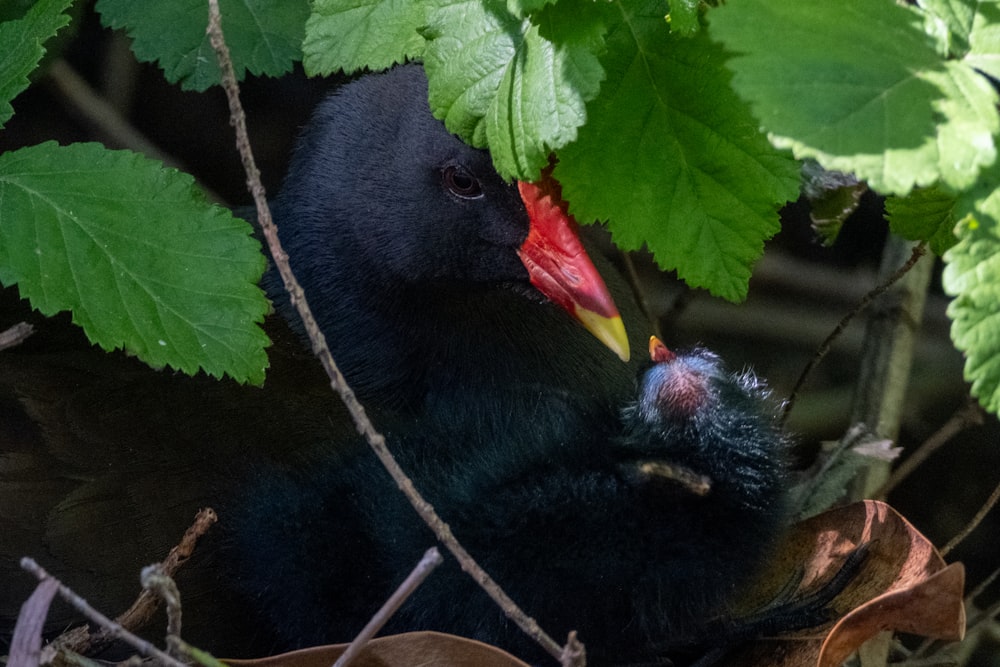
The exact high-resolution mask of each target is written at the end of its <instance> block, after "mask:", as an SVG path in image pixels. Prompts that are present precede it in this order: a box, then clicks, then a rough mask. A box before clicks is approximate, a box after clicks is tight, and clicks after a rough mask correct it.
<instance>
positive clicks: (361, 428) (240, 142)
mask: <svg viewBox="0 0 1000 667" xmlns="http://www.w3.org/2000/svg"><path fill="white" fill-rule="evenodd" d="M208 6H209V20H208V35H209V41H210V42H211V44H212V48H213V49H214V50H215V53H216V56H217V58H218V60H219V67H220V69H221V70H222V87H223V89H224V90H225V91H226V97H227V98H228V100H229V113H230V122H231V123H232V125H233V127H234V129H235V131H236V148H237V150H238V151H239V154H240V159H241V160H242V162H243V168H244V170H245V171H246V174H247V188H248V189H249V190H250V194H251V195H252V196H253V200H254V205H255V206H256V209H257V220H258V223H259V224H260V227H261V230H262V231H263V233H264V238H265V239H266V240H267V245H268V248H269V249H270V251H271V257H272V258H273V260H274V263H275V265H276V267H277V269H278V272H279V273H280V274H281V279H282V281H283V282H284V286H285V290H286V291H287V292H288V294H289V297H290V300H291V303H292V305H294V306H295V308H296V310H297V311H298V313H299V317H301V318H302V323H303V325H304V326H305V329H306V332H307V333H308V335H309V340H310V341H311V342H312V350H313V354H315V355H316V356H317V357H318V358H319V360H320V363H321V364H322V365H323V368H324V370H325V371H326V374H327V376H328V377H329V378H330V385H331V386H332V387H333V389H334V391H336V392H337V393H338V394H339V395H340V398H341V400H342V401H343V402H344V405H345V406H346V407H347V409H348V411H349V412H350V414H351V418H352V419H353V421H354V425H355V428H357V430H358V433H360V434H361V435H362V436H364V438H365V440H366V441H367V442H368V444H369V446H370V447H371V448H372V450H373V451H374V452H375V454H376V455H377V456H378V458H379V460H380V461H381V462H382V465H383V466H385V469H386V470H387V471H388V472H389V474H390V475H391V476H392V478H393V480H394V481H395V482H396V485H397V486H398V487H399V489H400V490H401V491H402V492H403V494H404V495H405V496H406V498H407V500H409V502H410V504H411V505H413V508H414V509H415V510H416V511H417V514H419V515H420V518H421V519H423V521H424V523H426V524H427V526H428V527H429V528H430V529H431V530H432V531H433V532H434V535H435V536H436V537H437V538H438V540H439V541H440V542H441V543H442V544H443V545H444V546H445V547H446V548H447V549H448V551H450V552H451V553H452V555H453V556H455V559H456V560H458V562H459V564H460V565H461V567H462V569H463V570H464V571H465V572H466V573H468V574H469V576H471V577H472V578H473V579H474V580H475V581H476V582H477V583H478V584H479V585H480V587H481V588H482V589H483V590H484V591H486V593H487V594H488V595H489V596H490V597H491V598H493V600H494V601H495V602H496V603H497V605H499V606H500V608H501V609H502V610H503V612H504V614H506V616H507V617H508V618H510V619H511V620H512V621H514V623H516V624H517V625H518V627H520V628H521V630H523V631H524V632H525V634H527V635H528V636H529V637H531V638H532V639H534V640H535V641H536V642H537V643H538V644H539V645H540V646H541V647H542V648H543V649H545V650H546V651H547V652H548V653H549V654H550V655H552V656H553V657H554V658H555V659H556V660H559V661H560V662H562V663H563V664H564V665H571V664H572V665H582V664H584V663H583V662H582V660H583V658H582V656H583V650H582V645H580V644H579V642H577V644H576V645H574V646H573V647H572V649H573V650H564V648H563V647H562V646H560V645H559V644H558V643H557V642H556V641H555V640H554V639H552V637H550V636H549V635H548V634H546V633H545V631H544V630H542V628H541V626H539V625H538V623H537V622H536V621H535V619H533V618H531V617H530V616H528V615H527V614H526V613H524V611H522V610H521V608H520V607H518V605H517V604H516V603H515V602H514V601H513V600H512V599H511V598H510V597H509V596H508V595H507V594H506V593H505V592H504V591H503V589H502V588H501V587H500V585H499V584H497V582H496V581H494V580H493V578H492V577H490V575H489V574H487V573H486V571H485V570H483V569H482V567H480V566H479V564H478V563H477V562H476V561H475V559H473V558H472V556H471V555H470V554H469V553H468V552H467V551H466V550H465V548H464V547H462V545H461V544H460V543H459V542H458V540H457V539H456V538H455V536H454V534H453V533H452V532H451V528H450V527H449V526H448V524H447V523H445V522H444V521H443V520H442V519H441V517H440V516H438V514H437V512H436V511H435V510H434V507H433V506H432V505H431V504H430V503H429V502H427V501H426V500H425V499H424V498H423V496H422V495H420V493H419V492H418V491H417V489H416V487H414V485H413V482H412V481H411V480H410V478H409V477H407V475H406V473H405V472H403V469H402V468H400V467H399V464H398V463H396V460H395V459H394V458H393V456H392V454H390V453H389V450H388V449H387V448H386V444H385V438H384V437H383V436H382V434H381V433H379V432H378V431H377V430H376V429H375V426H374V425H373V424H372V423H371V420H370V419H369V418H368V415H367V413H366V412H365V409H364V407H363V406H362V405H361V403H360V401H358V399H357V397H356V396H355V394H354V391H353V390H352V389H351V388H350V386H348V384H347V382H346V381H345V380H344V376H343V374H342V373H341V372H340V369H339V368H338V367H337V365H336V363H335V362H334V360H333V356H332V355H331V354H330V349H329V347H328V346H327V344H326V338H325V336H323V332H322V331H320V329H319V326H318V325H317V324H316V320H315V318H314V317H313V314H312V311H311V310H310V308H309V304H308V303H307V302H306V297H305V293H304V292H303V290H302V287H301V285H299V283H298V281H297V280H296V279H295V276H294V275H293V274H292V270H291V267H290V266H289V264H288V255H287V254H286V253H285V250H284V248H282V246H281V242H280V241H279V240H278V230H277V227H276V226H275V224H274V221H273V220H272V218H271V212H270V210H269V209H268V206H267V198H266V195H265V192H264V186H263V184H262V183H261V181H260V171H259V170H258V169H257V165H256V163H255V161H254V157H253V151H252V150H251V147H250V139H249V136H248V134H247V129H246V116H245V114H244V112H243V105H242V104H241V103H240V99H239V86H238V84H237V82H236V75H235V73H234V71H233V64H232V60H231V58H230V56H229V49H228V47H227V46H226V42H225V38H224V36H223V34H222V28H221V16H220V14H219V4H218V0H208ZM567 656H569V657H567ZM577 658H579V659H577ZM564 660H566V661H564ZM571 660H572V661H571Z"/></svg>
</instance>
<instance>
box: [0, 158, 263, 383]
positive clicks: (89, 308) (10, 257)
mask: <svg viewBox="0 0 1000 667" xmlns="http://www.w3.org/2000/svg"><path fill="white" fill-rule="evenodd" d="M250 232H251V229H250V226H249V225H248V224H247V223H246V222H244V221H243V220H240V219H238V218H234V217H233V216H232V215H231V214H230V213H229V211H228V210H226V209H224V208H222V207H219V206H215V205H211V204H209V203H208V202H207V201H206V200H205V198H204V196H203V195H202V194H201V192H200V191H199V190H197V189H196V188H195V187H194V182H193V179H192V178H191V177H190V176H188V175H187V174H183V173H180V172H178V171H176V170H173V169H165V168H163V166H162V165H160V164H159V163H158V162H153V161H151V160H148V159H146V158H144V157H142V156H140V155H137V154H134V153H130V152H128V151H109V150H107V149H105V148H104V147H102V146H100V145H98V144H72V145H69V146H64V147H60V146H57V145H56V144H55V143H54V142H47V143H44V144H41V145H39V146H33V147H30V148H24V149H21V150H18V151H13V152H9V153H5V154H3V155H0V282H2V283H4V284H5V285H10V284H12V283H17V284H18V285H19V289H20V292H21V294H22V296H24V297H26V298H28V299H29V300H30V301H31V303H32V305H33V306H34V307H35V308H37V309H38V310H40V311H41V312H42V313H44V314H46V315H51V314H54V313H56V312H58V311H61V310H71V311H72V312H73V320H74V321H75V322H76V323H77V324H79V325H80V326H81V327H83V329H84V331H85V332H86V333H87V336H88V337H89V338H90V340H91V341H93V342H95V343H97V344H99V345H100V346H101V347H103V348H105V349H108V350H110V349H114V348H119V347H120V348H124V349H125V350H127V351H129V352H131V353H134V354H135V355H137V356H138V357H139V358H141V359H142V360H143V361H145V362H146V363H148V364H150V365H152V366H154V367H160V366H164V365H169V366H172V367H175V368H178V369H180V370H182V371H184V372H186V373H190V374H193V373H195V372H197V370H198V369H199V367H200V368H202V369H204V370H205V371H206V372H208V373H209V374H211V375H214V376H221V375H222V374H223V373H228V374H229V375H231V376H232V377H234V378H235V379H237V380H239V381H248V380H249V381H251V382H254V383H260V382H263V379H264V369H265V367H266V366H267V357H266V354H265V352H264V348H265V346H266V345H267V344H268V343H267V337H266V336H265V335H264V333H263V331H261V329H260V328H259V327H258V326H256V324H255V323H257V322H261V321H262V320H263V317H264V313H265V312H266V310H267V308H268V305H267V300H266V299H265V298H264V295H263V294H262V293H261V291H260V289H259V288H258V287H257V286H256V282H257V280H258V279H259V278H260V275H261V273H262V271H263V268H264V263H265V262H264V257H263V255H262V254H261V252H260V245H259V243H257V241H256V240H254V239H253V238H252V236H251V234H250Z"/></svg>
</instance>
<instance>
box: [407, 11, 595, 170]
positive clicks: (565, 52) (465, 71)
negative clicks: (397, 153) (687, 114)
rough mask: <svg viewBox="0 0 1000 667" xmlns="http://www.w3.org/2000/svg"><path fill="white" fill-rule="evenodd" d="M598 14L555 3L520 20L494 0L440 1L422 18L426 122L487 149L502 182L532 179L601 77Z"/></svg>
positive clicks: (572, 128)
mask: <svg viewBox="0 0 1000 667" xmlns="http://www.w3.org/2000/svg"><path fill="white" fill-rule="evenodd" d="M603 31H604V20H603V13H602V9H601V8H600V7H598V6H596V5H595V4H594V3H592V2H589V1H588V0H562V2H559V3H557V4H554V5H552V4H550V5H546V6H544V7H543V8H542V9H541V10H540V11H539V12H538V13H537V14H535V15H533V16H532V17H531V18H524V19H522V18H519V17H517V16H515V15H514V14H512V13H510V12H509V11H508V10H507V6H506V3H505V2H502V1H501V0H482V1H480V0H444V1H442V2H441V3H440V4H439V6H438V7H436V8H435V9H434V10H432V11H431V12H430V14H429V15H428V27H427V29H426V30H425V31H424V35H425V36H426V37H427V38H428V40H429V42H428V45H427V48H426V49H425V52H424V67H425V68H426V70H427V77H428V80H429V82H430V103H431V109H432V111H433V112H434V115H435V116H437V117H438V118H441V119H442V120H444V122H445V125H447V126H448V129H449V130H451V131H452V132H454V133H456V134H458V135H459V136H461V137H462V138H463V139H465V140H466V141H468V142H469V143H471V144H472V145H474V146H478V147H482V148H486V147H488V148H489V149H490V153H491V154H492V156H493V162H494V164H495V165H496V167H497V170H498V171H499V172H500V173H501V174H502V175H503V176H505V177H508V178H511V177H512V178H521V179H528V180H534V179H535V178H537V176H538V173H539V171H540V170H541V168H542V167H543V166H544V165H545V164H547V162H548V159H549V154H550V153H551V152H552V151H553V150H556V149H558V148H560V147H562V146H564V145H566V144H567V143H569V142H571V141H573V139H575V138H576V133H577V129H578V128H579V127H580V125H582V124H583V123H584V122H585V120H586V108H585V105H586V102H587V101H588V100H590V99H593V98H594V96H596V95H597V93H598V91H599V89H600V83H601V80H602V79H603V77H604V70H603V68H602V67H601V65H600V63H599V61H598V59H597V55H596V54H597V53H598V52H599V51H600V50H601V49H603V40H602V37H601V36H602V33H603Z"/></svg>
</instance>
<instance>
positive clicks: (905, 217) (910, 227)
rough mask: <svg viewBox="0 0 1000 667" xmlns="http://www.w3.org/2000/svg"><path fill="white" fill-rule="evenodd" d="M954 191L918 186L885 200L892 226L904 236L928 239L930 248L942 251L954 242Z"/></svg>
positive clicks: (920, 239) (916, 239) (934, 250)
mask: <svg viewBox="0 0 1000 667" xmlns="http://www.w3.org/2000/svg"><path fill="white" fill-rule="evenodd" d="M956 206H957V201H956V197H955V195H953V194H951V193H948V192H945V191H943V190H941V189H940V188H918V189H916V190H914V191H913V192H911V193H910V194H908V195H907V196H906V197H889V198H887V199H886V200H885V211H886V217H888V219H889V228H890V229H891V230H892V231H893V232H894V233H895V234H899V235H900V236H902V237H903V238H905V239H909V240H911V241H927V242H928V244H929V245H930V248H931V250H932V251H933V252H934V253H935V254H937V255H943V254H944V252H945V251H946V250H948V248H950V247H952V246H953V245H955V243H956V242H957V240H958V239H956V238H955V233H954V231H953V230H954V229H955V224H956V223H957V222H958V218H957V217H956V215H955V212H956Z"/></svg>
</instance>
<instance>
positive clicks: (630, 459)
mask: <svg viewBox="0 0 1000 667" xmlns="http://www.w3.org/2000/svg"><path fill="white" fill-rule="evenodd" d="M651 349H652V357H653V360H654V361H655V362H656V363H655V364H654V365H653V366H652V367H651V368H650V369H648V370H647V371H646V372H645V373H644V374H643V375H642V377H641V380H640V388H639V391H638V396H637V398H636V400H635V402H634V403H632V404H630V405H629V406H628V407H626V408H625V409H624V410H623V413H622V418H621V421H620V422H613V423H610V424H601V423H596V422H594V423H587V421H586V419H585V418H583V417H579V416H574V415H572V414H570V415H566V414H564V413H560V412H559V410H560V408H561V407H562V406H563V403H562V401H561V399H560V398H559V397H557V396H546V395H542V396H537V395H529V394H527V393H526V394H525V395H524V397H523V398H524V400H525V405H526V406H527V404H528V403H531V404H533V406H534V418H533V419H532V420H530V422H525V421H524V420H523V416H524V415H523V414H513V415H512V414H511V413H507V414H493V415H484V414H478V415H475V416H474V417H471V416H470V417H469V418H470V419H473V420H474V423H468V422H466V421H465V420H464V418H463V416H462V412H461V410H458V411H457V412H452V413H451V416H450V418H449V419H443V418H442V419H439V420H436V421H433V423H427V422H425V423H423V424H421V426H420V429H419V431H417V432H413V433H402V434H401V433H390V434H389V440H390V442H391V443H392V446H393V449H394V451H395V453H396V456H397V458H398V460H399V461H400V463H401V465H402V466H403V467H404V469H405V470H407V472H408V473H409V474H410V476H411V477H412V478H413V480H414V482H415V484H416V486H417V487H418V488H419V489H420V490H421V491H422V492H423V493H424V495H425V497H427V498H428V499H429V500H430V501H431V502H432V503H433V504H434V505H435V507H436V508H437V510H438V512H439V513H440V514H441V515H442V517H443V518H444V519H445V520H446V521H447V522H448V523H449V524H450V526H451V528H452V530H453V532H454V533H455V535H456V536H457V537H458V539H459V540H460V541H461V542H462V543H463V544H464V546H465V547H466V548H467V549H468V550H469V551H470V552H471V553H472V555H473V556H474V557H476V558H477V559H478V560H479V562H480V564H481V565H483V567H484V568H485V569H486V570H487V571H488V572H490V574H491V575H492V576H494V578H495V579H496V580H497V581H498V582H499V583H500V584H501V585H502V586H503V587H505V589H506V590H507V592H508V593H509V594H510V595H511V596H512V597H513V599H514V600H515V601H517V602H518V603H519V604H520V605H522V606H523V608H524V609H525V611H527V612H528V613H529V614H530V615H532V616H533V617H534V618H536V619H537V620H538V621H539V623H540V624H541V626H542V627H543V628H545V629H546V630H547V631H548V632H549V633H550V634H552V635H553V636H555V637H565V636H566V633H567V632H569V631H570V630H574V629H575V630H578V631H579V635H580V638H581V639H582V640H583V641H584V643H585V644H586V646H587V651H588V656H589V660H590V664H593V665H602V664H616V663H623V662H628V661H634V660H645V659H650V658H652V657H657V656H660V655H663V654H665V653H669V652H670V651H671V650H673V649H678V648H681V649H683V648H686V647H689V646H691V645H693V644H695V643H698V642H701V641H704V640H705V637H704V636H703V635H704V633H705V632H706V629H707V627H708V626H709V624H710V623H711V622H712V621H713V620H715V619H717V618H718V617H719V616H724V615H725V614H726V613H727V603H728V602H729V601H731V600H732V599H733V597H734V595H735V594H736V593H737V592H738V591H739V588H740V585H741V584H743V583H744V582H745V581H746V580H747V578H748V577H750V576H751V575H752V573H753V572H754V569H755V566H756V565H757V564H759V563H760V562H761V561H762V560H763V559H764V558H765V557H766V554H767V552H768V549H769V548H770V547H771V546H772V544H773V542H774V540H775V538H776V537H777V534H778V532H779V531H780V527H781V526H782V523H783V519H784V515H783V511H782V507H783V499H784V492H785V484H784V456H785V449H786V438H785V436H784V435H783V433H782V432H781V430H780V428H779V427H778V425H777V423H776V421H775V419H774V418H773V414H772V413H773V410H772V409H771V407H770V406H769V403H768V396H767V392H766V390H765V389H764V387H763V386H762V384H761V383H760V382H759V381H757V380H756V379H755V378H754V377H753V376H752V375H750V374H748V373H730V372H728V371H726V370H725V369H724V368H723V366H722V363H721V361H720V360H719V358H718V357H717V356H715V355H714V354H712V353H710V352H708V351H706V350H703V349H695V350H691V351H689V352H685V353H681V354H674V353H672V352H670V351H669V350H667V349H666V348H665V347H663V346H662V344H659V343H657V344H654V346H652V348H651ZM309 469H310V473H309V474H306V475H304V476H303V475H302V474H301V473H300V476H299V477H298V478H291V477H286V478H276V477H274V475H273V473H269V474H268V475H267V476H266V477H264V478H262V480H261V483H260V485H259V487H258V489H257V492H255V498H254V503H253V504H254V506H255V507H260V506H264V505H266V506H267V507H268V508H269V509H268V512H267V516H266V517H265V516H262V515H261V514H260V513H259V512H257V511H252V510H251V509H250V508H249V505H248V506H246V507H244V508H243V509H242V510H239V508H237V511H236V512H235V526H236V530H235V531H234V534H233V544H232V547H233V559H234V562H235V563H236V564H237V566H238V570H239V573H240V576H241V586H242V588H243V591H244V592H245V593H248V594H250V596H251V597H252V599H253V602H254V606H256V607H258V608H259V609H261V610H262V611H263V613H264V615H265V617H266V625H268V626H270V627H273V628H275V629H276V630H277V633H278V635H279V640H278V641H279V646H281V647H283V648H291V647H297V646H306V645H310V644H317V643H322V642H331V641H347V640H349V639H351V638H352V636H353V635H354V633H356V632H357V631H358V630H359V629H360V628H361V627H362V626H363V625H364V623H365V622H366V621H367V620H368V618H369V616H370V614H371V613H373V612H374V611H375V610H376V609H377V608H378V606H379V605H380V604H381V602H382V601H383V600H384V599H385V598H386V597H387V596H388V595H389V593H390V592H391V591H392V589H393V588H394V586H395V585H396V584H397V583H398V582H399V581H400V580H401V579H402V578H403V577H404V576H405V574H406V573H407V572H408V571H409V569H410V568H411V567H412V565H413V564H414V563H416V561H417V560H419V557H420V555H421V554H422V553H423V551H424V550H425V549H426V548H427V547H428V546H430V545H431V544H433V541H434V538H433V536H432V535H431V533H430V532H429V531H428V530H427V529H426V527H424V526H423V525H422V524H421V523H420V522H419V520H418V519H417V518H416V517H415V516H414V515H413V512H412V510H411V508H410V507H409V506H408V504H407V503H406V501H405V500H404V499H403V497H402V496H401V495H400V494H399V492H398V491H397V490H396V489H395V487H394V485H393V484H392V482H391V481H390V479H389V477H388V475H387V474H386V473H385V472H384V471H383V470H382V469H381V467H380V465H379V464H378V463H377V461H375V459H374V457H373V456H372V455H371V453H370V452H368V451H366V450H365V449H364V448H363V446H361V445H359V448H358V450H357V451H356V453H355V454H354V455H353V456H351V457H349V458H348V459H347V460H337V461H328V462H325V463H321V464H317V465H315V466H310V467H309ZM667 469H670V470H673V471H674V474H664V470H667ZM691 480H702V482H703V484H702V486H699V485H698V484H692V483H691ZM232 523H233V522H231V524H232ZM419 629H426V630H440V631H445V632H451V633H455V634H459V635H464V636H468V637H473V638H476V639H480V640H483V641H486V642H489V643H493V644H495V645H498V646H501V647H503V648H505V649H507V650H510V651H512V652H514V653H515V654H517V655H520V656H522V657H524V658H527V659H529V660H530V659H539V660H542V659H544V658H543V657H542V654H541V653H540V650H539V649H538V648H537V647H536V646H534V645H533V643H532V642H531V641H530V640H529V639H528V638H527V637H526V636H524V635H522V634H521V633H520V631H519V630H518V629H517V628H516V627H514V626H513V624H512V623H511V622H510V621H509V620H508V619H506V618H505V617H504V615H503V614H502V613H501V611H500V610H499V609H498V608H497V607H496V606H495V605H494V604H493V602H492V601H491V600H490V599H489V598H488V597H487V596H486V594H485V593H483V592H482V591H481V590H479V589H478V587H477V585H476V584H475V583H474V582H473V581H472V579H471V578H470V577H468V576H467V575H466V574H465V573H463V572H462V571H461V570H460V569H459V567H458V566H457V564H455V563H454V562H451V561H448V562H446V563H445V564H444V565H443V566H442V567H440V568H438V570H437V571H435V573H434V574H433V576H432V577H431V578H430V579H429V580H428V581H427V582H425V583H424V584H423V586H422V587H421V588H420V589H419V590H418V591H417V592H416V593H415V594H414V596H413V597H412V598H411V599H410V600H409V601H408V602H407V603H406V604H405V605H404V606H403V608H402V609H400V610H399V612H398V613H397V615H396V616H395V617H394V618H393V619H392V620H391V621H390V623H389V626H388V627H387V629H386V631H387V632H399V631H405V630H419Z"/></svg>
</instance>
